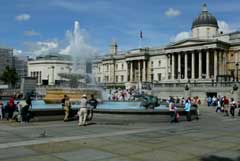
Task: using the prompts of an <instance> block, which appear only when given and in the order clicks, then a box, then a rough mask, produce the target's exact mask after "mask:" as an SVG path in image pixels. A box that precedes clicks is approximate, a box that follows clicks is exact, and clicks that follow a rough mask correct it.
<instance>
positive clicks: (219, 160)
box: [201, 155, 240, 161]
mask: <svg viewBox="0 0 240 161" xmlns="http://www.w3.org/2000/svg"><path fill="white" fill-rule="evenodd" d="M201 161H240V157H238V158H237V159H232V158H227V157H219V156H214V155H210V156H207V157H202V159H201Z"/></svg>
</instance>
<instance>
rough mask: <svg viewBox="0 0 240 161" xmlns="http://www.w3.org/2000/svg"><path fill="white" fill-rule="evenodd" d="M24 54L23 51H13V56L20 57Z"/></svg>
mask: <svg viewBox="0 0 240 161" xmlns="http://www.w3.org/2000/svg"><path fill="white" fill-rule="evenodd" d="M21 54H22V50H17V49H13V55H15V56H18V55H21Z"/></svg>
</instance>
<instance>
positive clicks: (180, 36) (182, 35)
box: [171, 31, 191, 42]
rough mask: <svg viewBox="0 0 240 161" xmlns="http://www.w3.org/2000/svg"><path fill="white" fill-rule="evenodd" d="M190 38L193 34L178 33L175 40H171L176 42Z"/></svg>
mask: <svg viewBox="0 0 240 161" xmlns="http://www.w3.org/2000/svg"><path fill="white" fill-rule="evenodd" d="M190 37H191V32H187V31H184V32H180V33H178V34H177V35H176V36H175V37H174V38H171V40H172V41H174V42H176V41H180V40H183V39H188V38H190Z"/></svg>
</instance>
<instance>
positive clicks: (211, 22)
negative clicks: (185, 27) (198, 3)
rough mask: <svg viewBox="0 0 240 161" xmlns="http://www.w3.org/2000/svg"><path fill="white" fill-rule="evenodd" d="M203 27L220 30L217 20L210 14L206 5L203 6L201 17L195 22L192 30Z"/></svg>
mask: <svg viewBox="0 0 240 161" xmlns="http://www.w3.org/2000/svg"><path fill="white" fill-rule="evenodd" d="M201 26H210V27H216V28H218V23H217V19H216V17H214V16H213V15H212V14H211V13H209V12H208V10H207V5H206V4H204V5H203V8H202V12H201V13H200V15H199V16H198V17H197V18H195V20H194V21H193V23H192V29H193V28H195V27H201Z"/></svg>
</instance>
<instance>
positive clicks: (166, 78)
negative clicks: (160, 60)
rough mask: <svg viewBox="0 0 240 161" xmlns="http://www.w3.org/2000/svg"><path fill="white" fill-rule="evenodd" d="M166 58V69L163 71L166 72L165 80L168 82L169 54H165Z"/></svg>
mask: <svg viewBox="0 0 240 161" xmlns="http://www.w3.org/2000/svg"><path fill="white" fill-rule="evenodd" d="M166 57H167V67H166V70H165V71H166V75H165V76H166V77H165V80H168V70H169V66H170V63H169V59H171V57H170V55H169V54H167V55H166Z"/></svg>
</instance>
